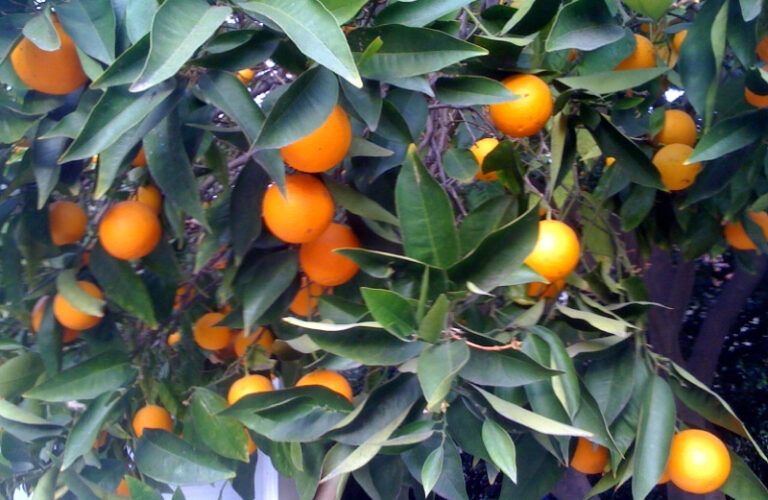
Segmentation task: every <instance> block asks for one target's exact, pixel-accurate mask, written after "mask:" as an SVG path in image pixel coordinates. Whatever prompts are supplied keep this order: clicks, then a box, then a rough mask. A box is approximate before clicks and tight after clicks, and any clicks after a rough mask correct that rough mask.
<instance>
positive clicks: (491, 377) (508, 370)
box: [460, 349, 560, 387]
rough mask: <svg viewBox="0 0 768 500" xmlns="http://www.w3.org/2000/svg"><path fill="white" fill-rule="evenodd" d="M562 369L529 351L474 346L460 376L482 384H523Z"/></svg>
mask: <svg viewBox="0 0 768 500" xmlns="http://www.w3.org/2000/svg"><path fill="white" fill-rule="evenodd" d="M558 373H560V372H559V371H557V370H553V369H551V368H549V367H546V366H543V365H541V364H539V363H537V362H536V361H535V360H533V359H531V358H529V357H528V356H527V355H526V354H524V353H522V352H520V351H515V350H506V351H503V352H494V351H482V350H479V349H472V350H471V351H470V357H469V361H468V362H467V364H466V365H465V366H464V368H462V370H461V373H460V375H461V378H463V379H465V380H468V381H470V382H474V383H476V384H480V385H490V386H495V387H522V386H524V385H527V384H530V383H531V382H538V381H541V380H547V379H549V378H551V377H553V376H554V375H557V374H558Z"/></svg>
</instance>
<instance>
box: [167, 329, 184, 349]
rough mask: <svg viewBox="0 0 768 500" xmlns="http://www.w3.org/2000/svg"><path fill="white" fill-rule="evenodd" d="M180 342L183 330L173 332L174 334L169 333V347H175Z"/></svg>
mask: <svg viewBox="0 0 768 500" xmlns="http://www.w3.org/2000/svg"><path fill="white" fill-rule="evenodd" d="M179 342H181V332H173V333H172V334H170V335H168V339H167V340H166V343H167V344H168V347H173V346H175V345H176V344H178V343H179Z"/></svg>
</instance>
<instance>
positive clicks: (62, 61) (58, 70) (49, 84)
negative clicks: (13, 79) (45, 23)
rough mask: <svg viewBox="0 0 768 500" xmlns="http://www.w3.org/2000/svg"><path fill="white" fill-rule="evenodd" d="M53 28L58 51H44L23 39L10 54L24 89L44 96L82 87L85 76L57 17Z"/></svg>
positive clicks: (72, 43) (72, 45)
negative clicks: (56, 34)
mask: <svg viewBox="0 0 768 500" xmlns="http://www.w3.org/2000/svg"><path fill="white" fill-rule="evenodd" d="M53 27H54V29H55V30H56V33H58V35H59V40H61V46H60V47H59V48H58V49H56V50H53V51H50V52H48V51H45V50H43V49H41V48H39V47H38V46H37V45H35V44H34V43H32V42H31V41H30V40H29V39H27V38H26V37H23V38H22V39H21V41H20V42H19V43H18V45H16V47H15V48H14V49H13V52H11V64H12V65H13V69H14V71H15V72H16V74H17V75H18V77H19V79H20V80H21V81H22V82H24V85H26V86H27V87H29V88H31V89H33V90H37V91H38V92H43V93H45V94H53V95H66V94H69V93H70V92H72V91H74V90H76V89H77V88H78V87H81V86H82V85H83V84H85V82H86V81H87V80H88V77H87V76H86V75H85V72H84V71H83V67H82V66H81V65H80V58H79V57H78V56H77V50H76V49H75V43H74V42H73V41H72V39H71V38H70V37H69V35H67V34H66V33H65V32H64V29H63V28H62V27H61V23H60V22H59V20H58V18H56V17H54V18H53Z"/></svg>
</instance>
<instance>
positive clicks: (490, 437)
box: [482, 418, 517, 483]
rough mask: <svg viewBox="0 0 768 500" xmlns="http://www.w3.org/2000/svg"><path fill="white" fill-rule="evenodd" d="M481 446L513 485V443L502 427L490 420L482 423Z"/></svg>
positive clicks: (515, 468)
mask: <svg viewBox="0 0 768 500" xmlns="http://www.w3.org/2000/svg"><path fill="white" fill-rule="evenodd" d="M482 437H483V444H484V445H485V448H486V449H487V450H488V454H489V455H490V456H491V460H492V461H493V464H494V465H496V466H497V467H498V468H499V469H500V470H501V472H503V473H504V474H505V475H506V476H507V477H508V478H509V479H511V480H512V482H513V483H516V482H517V461H516V459H515V442H514V441H512V438H511V437H510V436H509V433H508V432H507V431H505V430H504V428H503V427H502V426H500V425H499V424H497V423H496V422H494V421H493V420H492V419H490V418H486V419H485V421H484V422H483V430H482Z"/></svg>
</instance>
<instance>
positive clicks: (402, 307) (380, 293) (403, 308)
mask: <svg viewBox="0 0 768 500" xmlns="http://www.w3.org/2000/svg"><path fill="white" fill-rule="evenodd" d="M360 293H361V294H362V296H363V300H364V301H365V305H366V306H367V307H368V310H369V311H370V312H371V315H372V316H373V319H374V320H376V322H377V323H379V324H380V325H381V326H382V327H383V328H384V329H385V330H387V331H388V332H389V333H391V334H393V335H395V336H397V337H399V338H403V339H404V338H407V337H410V336H411V335H413V334H414V333H415V331H416V328H417V326H416V316H415V312H414V310H413V307H412V306H411V304H410V302H408V300H407V299H406V298H405V297H403V296H402V295H399V294H398V293H396V292H393V291H390V290H383V289H375V288H361V289H360Z"/></svg>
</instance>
